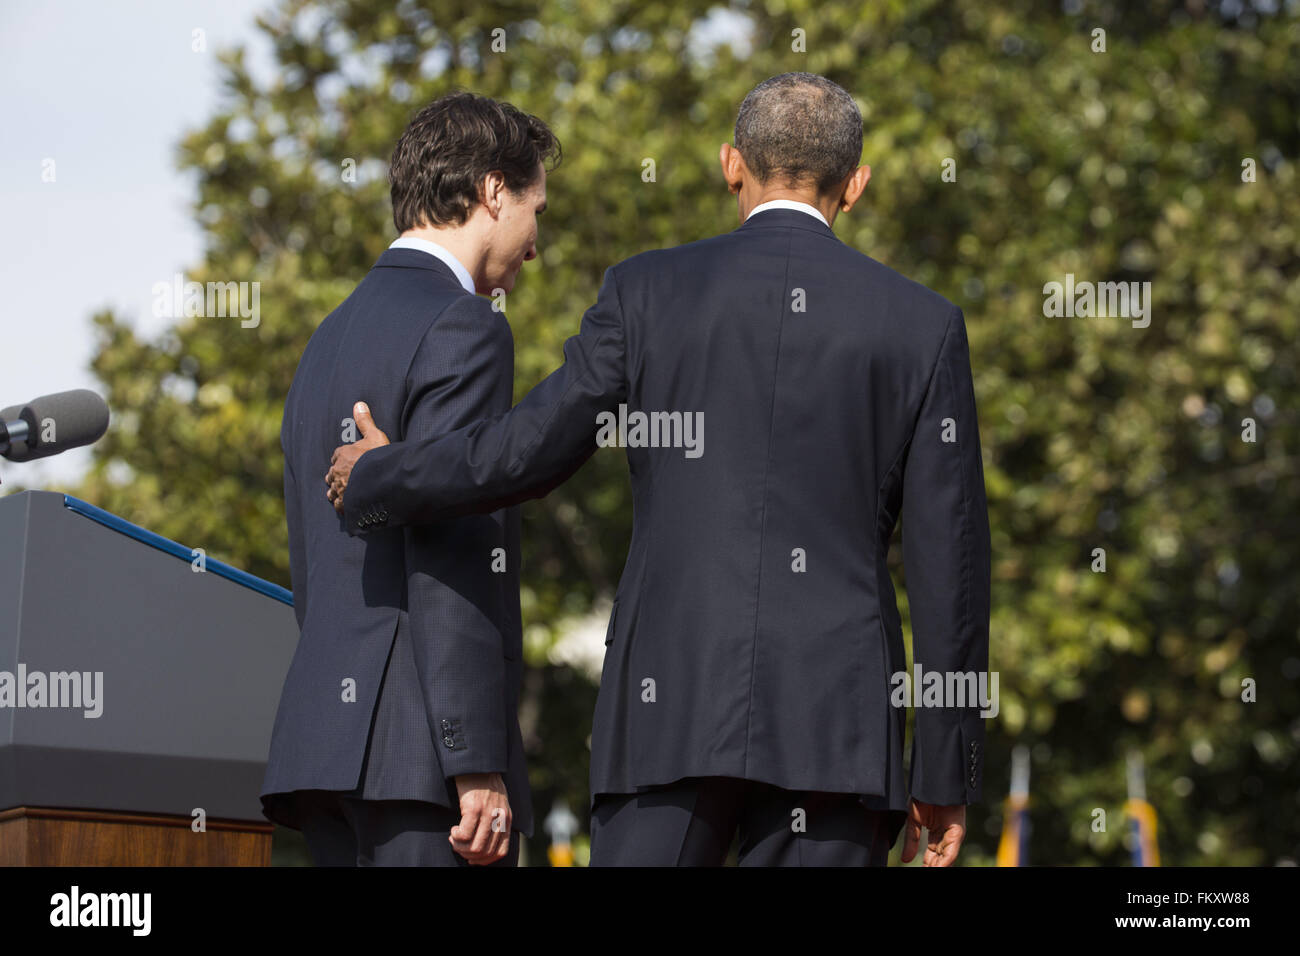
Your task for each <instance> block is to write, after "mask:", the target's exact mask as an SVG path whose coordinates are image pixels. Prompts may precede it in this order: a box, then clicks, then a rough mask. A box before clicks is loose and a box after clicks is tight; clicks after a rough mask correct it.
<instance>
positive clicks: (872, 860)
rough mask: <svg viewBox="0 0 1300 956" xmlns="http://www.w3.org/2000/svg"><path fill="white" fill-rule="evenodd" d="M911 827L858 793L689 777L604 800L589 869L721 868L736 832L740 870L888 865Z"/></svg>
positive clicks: (597, 809)
mask: <svg viewBox="0 0 1300 956" xmlns="http://www.w3.org/2000/svg"><path fill="white" fill-rule="evenodd" d="M905 820H906V814H904V813H902V812H901V811H897V810H892V811H882V810H869V809H867V808H866V807H864V806H863V805H862V802H861V800H860V798H859V797H858V795H857V794H853V793H823V792H819V791H802V792H800V791H795V790H784V789H782V788H780V787H774V786H772V785H770V784H766V783H760V782H758V781H754V780H741V779H739V778H736V777H687V778H685V779H682V780H678V781H677V782H675V783H671V784H666V785H663V786H656V787H649V788H644V789H642V790H640V791H638V792H637V793H604V794H600V795H599V796H598V797H597V798H596V801H595V804H594V806H593V807H592V813H591V865H592V866H721V865H722V864H723V863H724V862H725V861H726V858H727V852H728V850H729V849H730V847H731V841H732V838H733V836H736V835H737V832H738V833H739V864H740V865H741V866H884V865H885V864H886V862H887V861H888V858H889V849H890V847H892V846H893V845H894V842H895V841H896V840H897V839H898V834H899V831H900V830H901V829H902V826H903V823H904V822H905Z"/></svg>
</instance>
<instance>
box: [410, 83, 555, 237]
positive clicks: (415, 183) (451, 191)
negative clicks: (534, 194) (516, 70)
mask: <svg viewBox="0 0 1300 956" xmlns="http://www.w3.org/2000/svg"><path fill="white" fill-rule="evenodd" d="M547 161H550V162H551V166H550V167H549V168H552V169H553V168H554V167H555V166H556V165H558V164H559V161H560V143H559V140H557V139H556V138H555V135H554V134H553V133H552V132H551V130H550V129H549V128H548V127H547V125H546V124H545V123H544V122H542V121H541V120H540V119H538V118H537V117H536V116H532V115H529V114H527V113H524V112H521V111H520V110H518V109H516V108H515V107H514V106H512V105H511V104H509V103H505V102H501V101H498V100H494V99H491V98H490V97H486V96H479V95H478V94H475V93H468V92H464V91H457V92H454V93H448V94H446V95H445V96H440V97H439V98H438V99H436V100H434V101H433V102H432V103H430V104H429V105H428V106H426V107H424V109H422V110H420V112H419V113H418V114H416V116H415V118H414V119H413V120H411V123H410V125H408V126H407V127H406V131H405V132H403V133H402V136H401V138H400V139H398V141H397V146H396V147H395V148H394V149H393V157H392V162H391V164H390V166H389V170H388V180H389V184H390V185H391V187H392V199H393V224H394V225H395V226H396V227H397V231H398V232H399V233H401V232H405V231H406V230H408V229H412V228H415V227H418V226H444V225H461V224H463V223H464V222H465V221H466V219H468V218H469V215H470V213H471V212H472V211H473V209H474V206H475V204H476V203H477V202H479V201H480V186H481V184H482V182H483V177H484V176H486V175H487V174H488V173H489V172H493V171H499V172H500V173H501V175H502V177H503V178H504V179H505V184H506V187H507V188H508V189H509V190H510V191H511V192H512V193H515V194H516V195H517V194H519V193H521V192H523V191H525V190H526V189H527V188H528V187H529V186H531V185H533V183H534V182H535V181H536V179H537V178H538V172H537V167H538V164H539V163H542V164H543V165H544V164H545V163H546V162H547Z"/></svg>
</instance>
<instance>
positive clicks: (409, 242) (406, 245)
mask: <svg viewBox="0 0 1300 956" xmlns="http://www.w3.org/2000/svg"><path fill="white" fill-rule="evenodd" d="M388 248H389V249H418V250H420V252H427V253H428V254H429V255H431V256H433V257H435V258H437V259H441V260H442V261H443V262H445V263H447V267H448V268H449V269H451V271H452V272H454V273H455V274H456V278H457V279H458V280H460V284H461V285H462V286H464V287H465V291H466V292H468V293H469V294H470V295H473V294H474V279H473V277H471V276H470V274H469V270H468V269H466V268H465V267H464V266H463V265H461V263H460V260H459V259H457V258H456V257H455V256H453V255H452V254H451V253H450V252H448V251H447V250H446V249H444V248H443V247H442V246H440V245H438V244H437V243H436V242H430V241H429V240H428V239H416V238H415V237H414V236H408V237H407V238H405V239H402V238H400V237H399V238H397V239H394V240H393V244H392V245H391V246H389V247H388Z"/></svg>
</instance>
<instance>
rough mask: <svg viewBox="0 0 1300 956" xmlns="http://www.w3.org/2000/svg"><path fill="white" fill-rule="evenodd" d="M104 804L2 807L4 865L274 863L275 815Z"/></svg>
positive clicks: (0, 824)
mask: <svg viewBox="0 0 1300 956" xmlns="http://www.w3.org/2000/svg"><path fill="white" fill-rule="evenodd" d="M191 823H192V820H191V818H190V817H180V816H161V815H151V814H139V813H116V812H104V811H98V810H56V809H51V808H46V807H15V808H14V809H12V810H4V811H0V866H270V864H271V831H272V829H273V826H272V824H270V823H254V822H252V821H248V820H234V821H232V820H208V821H207V822H206V826H207V831H206V832H204V833H195V832H194V831H193V830H192V829H191V828H190V827H191Z"/></svg>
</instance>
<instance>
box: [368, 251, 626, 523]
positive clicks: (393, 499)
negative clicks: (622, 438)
mask: <svg viewBox="0 0 1300 956" xmlns="http://www.w3.org/2000/svg"><path fill="white" fill-rule="evenodd" d="M626 398H627V375H626V365H625V351H624V336H623V317H622V305H621V303H620V301H619V292H618V280H617V277H616V274H615V270H614V269H613V268H610V269H607V270H605V277H604V281H603V283H602V284H601V288H600V293H599V295H598V296H597V299H596V304H595V305H593V306H592V307H591V308H589V309H588V310H587V312H586V313H585V314H584V315H583V317H582V325H581V327H580V329H579V331H578V334H577V335H575V336H572V337H571V338H570V339H569V340H568V341H567V342H565V344H564V364H563V365H562V366H561V367H560V368H558V369H556V370H555V371H554V372H552V373H551V374H550V375H548V376H547V377H546V378H545V379H543V380H542V381H541V382H540V383H539V384H538V385H537V386H536V387H535V388H534V389H533V390H532V391H531V392H529V393H528V394H527V395H526V396H525V397H524V398H523V400H522V401H521V402H520V403H519V404H518V405H516V406H515V407H514V408H513V409H511V410H510V411H509V412H508V413H507V414H505V415H501V416H497V417H495V418H491V419H487V420H485V421H481V422H478V423H476V424H472V425H469V426H468V427H463V428H458V429H457V430H456V431H453V432H450V433H449V434H446V435H443V436H441V437H438V436H429V437H425V438H422V439H418V440H414V441H404V442H396V443H393V444H391V445H386V446H383V447H380V448H375V449H372V450H371V451H368V452H366V454H364V455H362V456H361V458H360V459H358V460H357V463H356V465H355V466H354V467H353V469H352V475H351V477H350V478H349V480H348V487H347V491H346V492H345V493H344V497H343V503H344V517H345V521H346V525H347V529H348V532H349V533H350V534H364V533H365V532H366V531H367V530H370V529H372V528H376V527H384V526H392V525H407V524H418V523H423V522H427V521H437V520H439V519H443V518H447V517H451V516H455V515H461V514H471V513H479V512H484V511H492V510H495V509H497V508H501V507H504V506H506V505H511V504H517V503H519V502H520V501H525V500H527V499H529V498H540V497H542V496H544V495H545V494H547V492H549V491H550V490H551V489H553V488H555V487H556V486H557V485H559V484H562V483H563V482H564V481H565V480H567V479H568V477H569V476H570V475H572V474H573V473H574V472H575V471H577V470H578V468H580V467H581V466H582V464H583V463H584V462H586V460H587V459H588V458H590V457H591V455H592V454H593V453H594V452H595V450H596V432H597V421H596V417H597V415H599V414H600V413H601V412H602V411H609V410H612V409H616V408H617V406H618V404H619V403H620V402H623V401H626Z"/></svg>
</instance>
